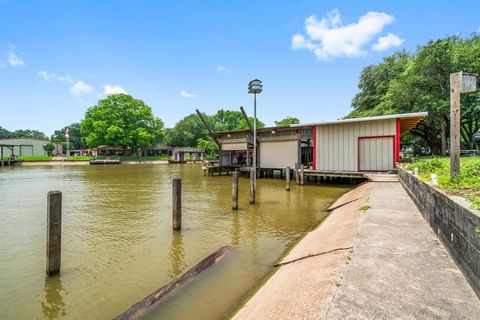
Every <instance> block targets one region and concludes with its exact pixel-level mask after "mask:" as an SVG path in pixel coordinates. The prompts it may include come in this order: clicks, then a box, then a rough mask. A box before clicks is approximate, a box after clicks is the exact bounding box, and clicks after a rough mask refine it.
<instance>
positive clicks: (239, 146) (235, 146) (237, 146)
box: [222, 142, 247, 150]
mask: <svg viewBox="0 0 480 320" xmlns="http://www.w3.org/2000/svg"><path fill="white" fill-rule="evenodd" d="M222 150H247V143H246V142H243V143H224V144H222Z"/></svg>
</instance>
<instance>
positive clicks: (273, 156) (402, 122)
mask: <svg viewBox="0 0 480 320" xmlns="http://www.w3.org/2000/svg"><path fill="white" fill-rule="evenodd" d="M425 116H427V113H426V112H418V113H406V114H394V115H386V116H377V117H367V118H355V119H344V120H336V121H328V122H317V123H311V124H298V125H292V126H284V127H271V128H261V129H257V166H258V167H259V168H263V169H282V168H286V167H290V168H294V166H295V164H296V163H297V164H298V165H304V167H305V168H308V169H311V170H314V171H334V172H388V171H390V170H394V169H395V168H396V163H397V162H398V161H399V160H400V136H401V134H403V133H406V132H408V131H410V130H411V129H412V128H413V127H415V126H416V124H417V123H418V122H419V121H421V120H422V119H423V118H424V117H425ZM211 136H212V137H213V138H214V139H216V140H217V141H218V143H219V145H220V150H219V164H220V166H223V167H232V168H235V167H244V166H250V165H251V163H252V154H253V132H252V131H251V130H249V129H247V130H241V131H229V132H214V133H211Z"/></svg>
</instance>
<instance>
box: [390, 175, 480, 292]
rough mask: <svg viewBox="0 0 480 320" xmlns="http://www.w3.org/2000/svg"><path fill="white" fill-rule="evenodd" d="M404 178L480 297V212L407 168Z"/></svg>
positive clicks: (423, 211) (433, 227)
mask: <svg viewBox="0 0 480 320" xmlns="http://www.w3.org/2000/svg"><path fill="white" fill-rule="evenodd" d="M399 178H400V181H401V183H402V185H403V187H404V188H405V190H406V191H407V192H408V194H409V195H410V197H411V198H412V199H413V201H414V202H415V204H416V206H417V207H418V208H419V209H420V212H421V213H422V215H423V217H424V218H425V220H427V222H428V223H429V224H430V226H431V227H432V229H433V232H435V234H436V235H437V237H438V238H439V239H440V240H441V241H442V243H443V245H444V246H445V247H446V248H447V249H448V251H449V253H450V254H451V256H452V257H453V258H454V260H455V262H456V263H457V264H458V266H459V267H460V268H461V270H462V271H463V273H464V274H465V276H466V278H467V280H468V281H469V283H470V285H471V286H472V288H473V289H474V290H475V292H476V294H477V295H478V296H479V297H480V233H478V232H476V231H475V228H476V227H479V226H480V214H479V212H478V211H477V210H473V209H469V208H468V204H467V203H465V201H462V200H461V199H457V198H456V197H449V196H448V195H447V194H446V193H445V192H443V191H440V190H437V189H435V188H433V187H431V186H430V185H428V184H426V183H424V182H422V181H419V180H418V179H417V178H415V177H414V176H413V175H412V174H410V173H408V172H406V171H405V170H400V171H399Z"/></svg>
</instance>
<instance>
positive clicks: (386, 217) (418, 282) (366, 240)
mask: <svg viewBox="0 0 480 320" xmlns="http://www.w3.org/2000/svg"><path fill="white" fill-rule="evenodd" d="M332 207H333V209H334V210H333V211H332V213H331V214H330V215H329V216H328V217H327V218H326V219H325V220H324V221H323V222H322V224H321V225H320V226H319V227H318V228H317V229H315V230H314V231H312V232H310V233H309V234H308V235H307V236H306V237H305V238H303V239H302V240H301V241H300V242H299V243H298V244H297V245H296V246H295V247H294V248H293V249H292V251H291V252H290V253H289V254H288V255H287V256H286V257H285V258H284V259H283V261H282V262H281V263H279V267H278V269H277V271H276V272H275V273H274V274H273V275H272V277H271V278H270V279H269V280H268V281H267V282H266V283H265V285H264V286H263V287H261V288H260V289H259V290H258V291H257V292H256V293H255V295H254V296H253V297H252V298H251V299H250V300H249V301H247V302H246V304H245V305H244V306H243V308H241V309H240V310H239V311H238V313H237V314H236V315H235V316H234V319H272V320H273V319H275V320H279V319H288V320H291V319H445V320H446V319H448V320H451V319H459V320H460V319H462V320H464V319H472V320H473V319H478V315H480V300H479V299H478V297H477V295H476V294H475V292H474V290H473V289H472V287H471V286H470V285H469V283H468V282H467V280H466V279H465V276H464V274H463V273H462V272H461V271H460V269H459V267H458V266H457V265H456V264H455V262H454V260H453V259H452V257H451V255H450V254H449V253H448V251H447V249H446V248H445V247H444V246H443V245H442V243H441V241H440V240H439V239H438V238H437V236H436V235H435V233H434V232H433V231H432V229H431V227H430V226H429V224H428V223H427V222H426V221H425V218H424V217H423V216H422V214H421V213H420V211H419V209H418V208H417V207H416V206H415V204H414V202H413V200H412V199H411V198H410V196H409V195H408V193H407V192H406V191H405V189H404V188H403V187H402V185H401V184H400V182H398V180H397V181H391V182H369V183H366V184H363V185H361V186H359V187H358V188H356V189H354V190H352V191H351V192H349V193H347V194H345V195H344V196H342V197H341V198H340V199H339V200H338V201H337V202H336V204H334V205H333V206H332Z"/></svg>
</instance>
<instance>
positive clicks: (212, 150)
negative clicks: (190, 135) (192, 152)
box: [197, 138, 218, 156]
mask: <svg viewBox="0 0 480 320" xmlns="http://www.w3.org/2000/svg"><path fill="white" fill-rule="evenodd" d="M197 148H201V149H204V150H205V153H206V154H207V155H210V156H211V155H214V154H216V153H217V152H218V145H217V144H216V143H215V142H213V141H212V140H211V139H209V140H206V139H202V138H200V139H198V141H197Z"/></svg>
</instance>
